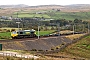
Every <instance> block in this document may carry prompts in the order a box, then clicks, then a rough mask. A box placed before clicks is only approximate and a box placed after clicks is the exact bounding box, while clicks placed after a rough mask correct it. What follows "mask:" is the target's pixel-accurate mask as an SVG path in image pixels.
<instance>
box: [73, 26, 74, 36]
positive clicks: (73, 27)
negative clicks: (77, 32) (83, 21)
mask: <svg viewBox="0 0 90 60" xmlns="http://www.w3.org/2000/svg"><path fill="white" fill-rule="evenodd" d="M73 35H74V24H73Z"/></svg>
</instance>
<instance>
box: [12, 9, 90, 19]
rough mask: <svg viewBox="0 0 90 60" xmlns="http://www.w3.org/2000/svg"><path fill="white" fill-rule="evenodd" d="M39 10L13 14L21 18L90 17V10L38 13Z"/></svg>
mask: <svg viewBox="0 0 90 60" xmlns="http://www.w3.org/2000/svg"><path fill="white" fill-rule="evenodd" d="M36 12H38V11H35V12H32V11H31V12H30V11H27V13H26V12H23V11H22V12H19V13H18V15H17V13H14V14H13V15H12V16H13V17H17V16H18V17H19V18H23V17H30V18H34V17H39V18H42V17H43V18H48V19H50V18H51V19H66V20H74V19H76V18H77V19H81V20H88V19H90V17H89V16H90V12H55V11H54V12H53V11H52V10H51V11H48V10H47V11H46V12H45V13H43V12H42V11H39V12H41V13H36Z"/></svg>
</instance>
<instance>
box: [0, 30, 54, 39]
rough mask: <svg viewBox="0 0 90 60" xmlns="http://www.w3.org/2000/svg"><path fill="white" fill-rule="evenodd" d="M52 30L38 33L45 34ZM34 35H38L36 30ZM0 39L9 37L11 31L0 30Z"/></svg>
mask: <svg viewBox="0 0 90 60" xmlns="http://www.w3.org/2000/svg"><path fill="white" fill-rule="evenodd" d="M52 32H54V30H50V31H40V32H39V34H40V35H47V34H50V33H52ZM36 35H38V31H36ZM0 39H11V32H1V33H0Z"/></svg>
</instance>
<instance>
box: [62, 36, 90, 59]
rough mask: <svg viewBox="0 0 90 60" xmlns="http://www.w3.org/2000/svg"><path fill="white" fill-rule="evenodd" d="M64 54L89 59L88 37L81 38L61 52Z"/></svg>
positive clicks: (89, 41) (89, 43) (89, 45)
mask: <svg viewBox="0 0 90 60" xmlns="http://www.w3.org/2000/svg"><path fill="white" fill-rule="evenodd" d="M63 52H64V53H67V54H71V55H73V56H78V57H82V58H88V59H90V54H89V53H90V36H87V37H85V38H83V39H82V40H80V41H78V42H77V43H75V44H72V45H71V46H68V47H67V48H65V49H64V50H63Z"/></svg>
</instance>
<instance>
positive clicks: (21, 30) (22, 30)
mask: <svg viewBox="0 0 90 60" xmlns="http://www.w3.org/2000/svg"><path fill="white" fill-rule="evenodd" d="M20 31H22V32H24V31H35V30H34V29H32V30H18V31H17V32H20Z"/></svg>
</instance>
